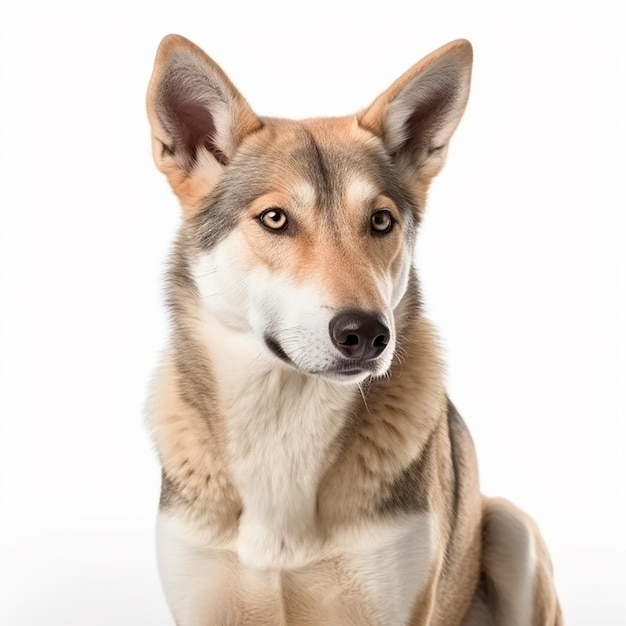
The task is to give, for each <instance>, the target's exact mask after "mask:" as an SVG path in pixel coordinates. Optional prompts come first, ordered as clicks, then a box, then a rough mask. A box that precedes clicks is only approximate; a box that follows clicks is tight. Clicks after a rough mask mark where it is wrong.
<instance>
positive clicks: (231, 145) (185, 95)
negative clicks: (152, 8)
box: [147, 35, 263, 214]
mask: <svg viewBox="0 0 626 626" xmlns="http://www.w3.org/2000/svg"><path fill="white" fill-rule="evenodd" d="M147 108H148V118H149V120H150V125H151V130H152V151H153V156H154V160H155V162H156V164H157V167H158V168H159V169H160V170H161V171H162V172H163V173H164V174H165V175H166V176H167V178H168V180H169V182H170V184H171V186H172V189H173V190H174V192H175V193H176V195H177V196H178V197H179V199H180V201H181V203H182V205H183V209H185V212H187V213H190V214H193V213H194V212H195V211H196V210H198V208H199V204H200V202H201V200H202V199H203V198H204V197H206V195H207V194H208V193H209V192H210V191H211V189H212V188H213V187H214V185H215V184H216V182H217V180H218V179H219V176H220V175H221V173H222V170H223V168H224V167H226V166H227V165H228V162H229V160H230V159H231V157H232V156H233V154H234V153H235V151H236V149H237V148H238V146H239V144H240V143H241V142H242V141H243V139H244V138H245V137H246V136H247V135H248V134H250V133H252V132H254V131H256V130H258V129H259V128H261V127H262V125H263V124H262V122H261V120H260V119H259V118H258V117H257V116H256V115H255V114H254V113H253V112H252V110H251V109H250V107H249V106H248V104H247V103H246V101H245V100H244V99H243V97H242V96H241V95H240V94H239V92H238V91H237V90H236V89H235V87H234V86H233V84H232V83H231V82H230V80H229V79H228V78H227V76H226V74H224V72H223V71H222V70H221V68H220V67H219V66H218V65H217V64H216V63H215V62H214V61H212V60H211V59H210V58H209V57H208V56H207V55H206V54H205V53H204V52H203V51H202V50H200V48H198V47H197V46H195V45H194V44H193V43H191V42H190V41H188V40H187V39H185V38H184V37H180V36H179V35H169V36H167V37H165V39H163V41H162V42H161V45H160V46H159V49H158V51H157V56H156V60H155V62H154V71H153V73H152V78H151V80H150V85H149V87H148V97H147Z"/></svg>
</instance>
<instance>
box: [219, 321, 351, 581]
mask: <svg viewBox="0 0 626 626" xmlns="http://www.w3.org/2000/svg"><path fill="white" fill-rule="evenodd" d="M208 332H210V336H211V343H210V351H211V354H212V357H213V366H214V368H213V369H214V375H215V376H216V379H217V383H218V398H219V401H220V405H221V408H222V412H223V414H224V418H225V420H224V421H225V425H226V432H227V437H228V448H229V449H228V453H229V454H228V457H229V459H230V468H229V469H230V471H231V474H232V481H233V483H234V484H235V486H236V487H237V490H238V491H239V494H240V497H241V500H242V504H243V511H242V515H241V519H240V523H239V538H238V545H237V551H238V555H239V558H240V559H241V561H242V562H243V563H244V564H246V565H249V566H252V567H255V568H259V569H274V568H293V567H300V566H302V565H305V564H306V563H308V562H310V561H312V560H314V559H316V558H317V557H318V556H319V551H320V546H321V541H322V537H320V536H319V535H318V529H317V524H316V509H317V490H318V486H319V481H320V479H321V476H322V474H323V472H324V471H325V469H326V468H327V467H328V465H329V463H330V458H329V457H331V456H332V454H331V445H332V442H333V441H334V440H335V438H336V436H337V434H338V432H339V430H340V429H341V428H342V426H343V424H344V420H345V416H346V414H347V411H348V409H349V407H350V405H351V403H352V402H353V401H354V398H355V397H356V394H357V393H358V390H357V389H356V387H354V388H353V387H348V386H339V385H336V384H333V383H331V382H328V381H325V380H323V379H320V378H317V377H311V376H305V375H301V374H298V373H297V372H292V371H291V370H289V369H287V368H286V367H284V366H282V365H281V364H279V363H276V362H275V360H274V359H273V358H272V357H271V356H270V355H268V354H266V353H265V351H264V350H263V348H262V347H261V346H259V345H258V343H256V342H254V340H253V338H252V337H250V335H249V334H247V333H239V332H237V331H232V330H229V329H227V328H225V327H223V326H222V325H221V324H219V322H215V321H213V322H212V323H210V325H209V326H208Z"/></svg>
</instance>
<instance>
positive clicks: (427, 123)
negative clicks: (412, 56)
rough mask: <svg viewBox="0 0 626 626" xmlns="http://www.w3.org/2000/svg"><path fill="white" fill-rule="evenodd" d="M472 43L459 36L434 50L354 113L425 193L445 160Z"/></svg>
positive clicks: (465, 87)
mask: <svg viewBox="0 0 626 626" xmlns="http://www.w3.org/2000/svg"><path fill="white" fill-rule="evenodd" d="M471 71H472V46H471V44H470V43H469V41H466V40H464V39H459V40H457V41H453V42H451V43H449V44H447V45H445V46H443V47H442V48H439V49H438V50H436V51H435V52H433V53H432V54H430V55H428V56H427V57H426V58H424V59H422V60H421V61H420V62H419V63H417V64H416V65H414V66H413V67H412V68H411V69H410V70H408V71H407V72H405V73H404V74H403V75H402V76H401V77H400V78H399V79H398V80H396V82H395V83H393V84H392V85H391V87H389V89H387V91H385V92H383V93H382V94H381V95H380V96H379V97H378V98H377V99H376V100H375V101H374V103H373V104H372V105H371V106H370V107H369V108H368V109H366V110H365V111H363V112H362V113H360V114H359V115H358V120H359V124H360V125H361V126H363V127H365V128H367V129H368V130H370V131H372V132H373V133H374V134H376V135H378V136H379V137H381V138H382V140H383V142H384V145H385V147H386V149H387V151H388V153H389V155H390V156H391V157H392V159H393V161H394V163H395V164H396V166H397V167H398V168H400V170H401V174H402V175H403V176H404V177H406V178H405V180H407V182H408V183H409V184H411V185H412V186H413V185H415V184H417V185H418V186H419V187H421V190H422V191H424V192H425V190H426V188H427V187H428V184H429V183H430V181H431V180H432V178H433V177H434V176H435V175H436V174H437V173H438V172H439V170H440V169H441V167H442V166H443V164H444V162H445V156H446V152H447V147H448V142H449V141H450V138H451V137H452V134H453V133H454V131H455V129H456V127H457V125H458V123H459V121H460V119H461V116H462V115H463V111H464V110H465V105H466V104H467V98H468V96H469V87H470V76H471Z"/></svg>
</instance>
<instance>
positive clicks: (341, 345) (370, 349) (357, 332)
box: [328, 311, 389, 361]
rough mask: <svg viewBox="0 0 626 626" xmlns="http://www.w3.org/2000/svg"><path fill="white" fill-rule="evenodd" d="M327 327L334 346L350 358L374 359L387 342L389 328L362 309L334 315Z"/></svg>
mask: <svg viewBox="0 0 626 626" xmlns="http://www.w3.org/2000/svg"><path fill="white" fill-rule="evenodd" d="M328 329H329V331H330V338H331V339H332V340H333V344H335V347H336V348H337V349H338V350H339V352H341V354H343V355H344V356H347V357H349V358H351V359H359V360H361V361H368V360H371V359H375V358H376V357H377V356H380V355H381V353H382V351H383V350H384V349H385V348H386V347H387V344H388V343H389V329H388V328H387V327H386V326H385V325H384V324H383V323H382V322H381V321H380V320H379V319H378V318H377V317H375V316H373V315H371V314H370V313H364V312H363V311H344V312H343V313H339V315H335V317H333V319H332V320H330V324H329V325H328Z"/></svg>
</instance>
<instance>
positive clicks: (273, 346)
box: [263, 335, 297, 367]
mask: <svg viewBox="0 0 626 626" xmlns="http://www.w3.org/2000/svg"><path fill="white" fill-rule="evenodd" d="M263 339H264V340H265V345H266V346H267V347H268V349H269V351H270V352H271V353H272V354H274V355H275V356H277V357H278V358H279V359H280V360H281V361H284V362H285V363H287V364H288V365H291V366H292V367H297V365H296V364H295V363H294V362H293V361H292V360H291V359H290V358H289V356H288V355H287V353H286V352H285V351H284V350H283V348H282V346H281V345H280V344H279V343H278V341H276V339H274V338H273V337H272V336H270V335H265V336H264V337H263Z"/></svg>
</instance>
